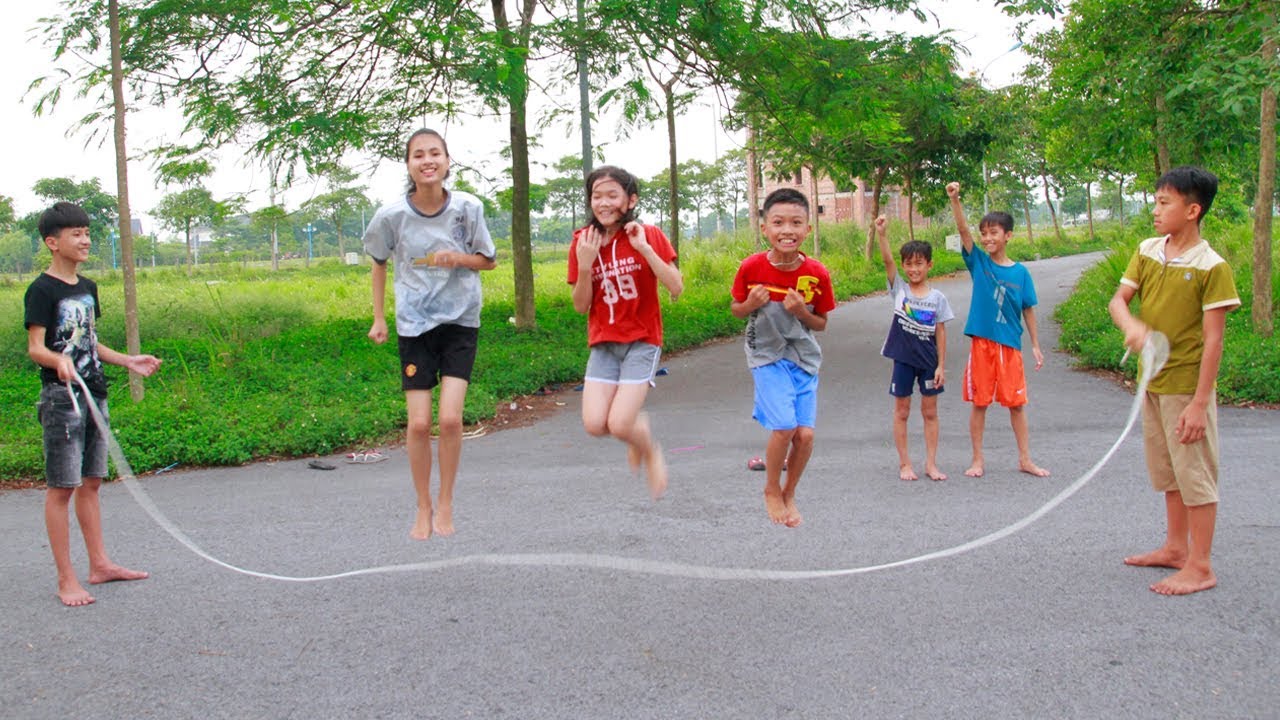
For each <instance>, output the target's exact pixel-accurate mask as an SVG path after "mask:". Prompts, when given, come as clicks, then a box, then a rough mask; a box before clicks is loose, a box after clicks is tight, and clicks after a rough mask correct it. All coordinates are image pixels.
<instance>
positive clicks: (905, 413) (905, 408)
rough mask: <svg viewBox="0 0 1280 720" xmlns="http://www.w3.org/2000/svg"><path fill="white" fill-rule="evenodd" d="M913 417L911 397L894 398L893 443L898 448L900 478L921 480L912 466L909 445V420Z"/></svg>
mask: <svg viewBox="0 0 1280 720" xmlns="http://www.w3.org/2000/svg"><path fill="white" fill-rule="evenodd" d="M910 417H911V398H910V396H908V397H895V398H894V399H893V444H894V445H895V446H897V448H898V479H899V480H919V479H920V476H918V475H916V471H915V468H913V467H911V452H910V450H909V449H908V447H907V420H908V419H910Z"/></svg>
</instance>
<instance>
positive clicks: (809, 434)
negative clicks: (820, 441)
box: [791, 427, 813, 447]
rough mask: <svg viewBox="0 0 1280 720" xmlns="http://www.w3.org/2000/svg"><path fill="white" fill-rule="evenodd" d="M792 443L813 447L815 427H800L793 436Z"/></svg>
mask: <svg viewBox="0 0 1280 720" xmlns="http://www.w3.org/2000/svg"><path fill="white" fill-rule="evenodd" d="M791 443H792V444H793V445H796V446H799V447H813V428H811V427H798V428H796V430H795V434H794V435H792V436H791Z"/></svg>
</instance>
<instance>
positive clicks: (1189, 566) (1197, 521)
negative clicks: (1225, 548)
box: [1151, 503, 1218, 595]
mask: <svg viewBox="0 0 1280 720" xmlns="http://www.w3.org/2000/svg"><path fill="white" fill-rule="evenodd" d="M1217 518H1218V504H1217V503H1209V504H1208V505H1196V506H1194V507H1188V508H1187V525H1188V526H1189V528H1190V531H1191V546H1190V553H1189V554H1188V555H1187V560H1186V563H1185V564H1184V565H1183V566H1182V569H1181V570H1179V571H1178V572H1176V573H1174V574H1172V575H1170V576H1169V577H1167V578H1165V579H1163V580H1161V581H1160V582H1158V583H1156V584H1155V585H1152V586H1151V589H1152V590H1153V591H1155V592H1158V593H1160V594H1161V595H1190V594H1191V593H1195V592H1200V591H1201V590H1208V589H1209V588H1211V587H1214V586H1215V585H1217V584H1218V578H1217V576H1215V575H1214V574H1213V568H1212V567H1211V566H1210V564H1209V555H1210V553H1211V551H1212V550H1213V530H1214V526H1215V525H1216V524H1217Z"/></svg>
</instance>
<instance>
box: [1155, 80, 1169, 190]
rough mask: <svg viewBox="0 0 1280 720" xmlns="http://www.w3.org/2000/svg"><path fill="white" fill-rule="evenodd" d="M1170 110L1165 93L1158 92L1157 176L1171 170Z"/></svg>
mask: <svg viewBox="0 0 1280 720" xmlns="http://www.w3.org/2000/svg"><path fill="white" fill-rule="evenodd" d="M1168 112H1169V104H1168V103H1167V102H1165V99H1164V93H1163V92H1159V91H1157V92H1156V177H1160V176H1161V175H1164V174H1165V173H1167V172H1169V137H1168V130H1167V128H1166V123H1165V115H1166V114H1167V113H1168Z"/></svg>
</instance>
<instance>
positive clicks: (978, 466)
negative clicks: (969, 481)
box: [964, 461, 983, 478]
mask: <svg viewBox="0 0 1280 720" xmlns="http://www.w3.org/2000/svg"><path fill="white" fill-rule="evenodd" d="M982 473H983V469H982V462H981V461H974V463H973V464H972V465H970V466H969V469H968V470H965V471H964V476H965V477H971V478H980V477H982Z"/></svg>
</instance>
